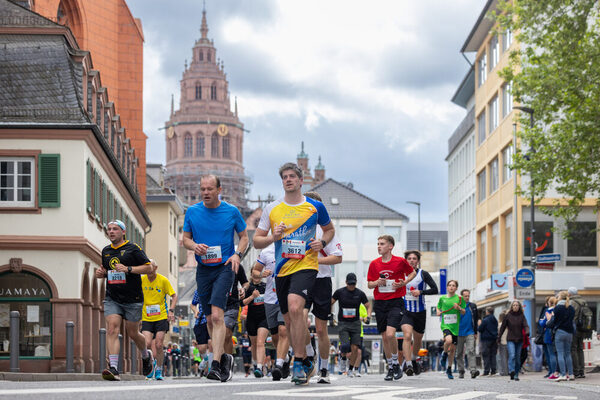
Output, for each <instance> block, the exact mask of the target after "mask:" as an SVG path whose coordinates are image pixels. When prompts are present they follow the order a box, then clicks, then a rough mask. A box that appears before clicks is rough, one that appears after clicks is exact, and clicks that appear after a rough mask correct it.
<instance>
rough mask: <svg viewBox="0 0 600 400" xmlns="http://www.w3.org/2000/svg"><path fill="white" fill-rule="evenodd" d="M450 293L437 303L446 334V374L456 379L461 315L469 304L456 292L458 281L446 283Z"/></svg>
mask: <svg viewBox="0 0 600 400" xmlns="http://www.w3.org/2000/svg"><path fill="white" fill-rule="evenodd" d="M446 288H447V291H448V294H447V295H446V296H442V297H440V300H439V301H438V305H437V315H438V316H440V319H441V328H442V334H443V336H444V352H445V353H447V354H448V368H446V375H447V376H448V379H454V376H452V360H454V351H455V350H456V342H457V341H458V327H459V324H460V316H461V315H463V314H464V313H465V307H466V306H467V304H466V302H465V300H464V299H463V298H462V297H460V296H459V295H457V294H456V290H457V289H458V281H455V280H450V281H448V284H447V285H446Z"/></svg>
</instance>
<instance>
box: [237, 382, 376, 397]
mask: <svg viewBox="0 0 600 400" xmlns="http://www.w3.org/2000/svg"><path fill="white" fill-rule="evenodd" d="M374 390H380V387H364V386H349V387H335V386H334V387H331V386H321V385H319V386H316V387H300V388H296V389H276V390H262V391H259V392H252V393H249V392H243V393H235V394H237V395H240V396H248V395H249V394H251V395H252V396H274V397H313V398H314V397H342V396H345V397H347V396H352V395H353V394H360V393H367V392H372V391H374Z"/></svg>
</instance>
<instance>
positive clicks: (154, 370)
mask: <svg viewBox="0 0 600 400" xmlns="http://www.w3.org/2000/svg"><path fill="white" fill-rule="evenodd" d="M155 372H156V359H154V363H153V365H152V371H151V372H150V374H149V375H146V379H152V378H153V377H154V373H155Z"/></svg>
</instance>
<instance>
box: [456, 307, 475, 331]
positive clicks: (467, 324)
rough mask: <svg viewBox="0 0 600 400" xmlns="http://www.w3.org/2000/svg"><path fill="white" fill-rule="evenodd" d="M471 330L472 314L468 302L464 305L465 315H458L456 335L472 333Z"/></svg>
mask: <svg viewBox="0 0 600 400" xmlns="http://www.w3.org/2000/svg"><path fill="white" fill-rule="evenodd" d="M474 334H475V331H474V330H473V314H472V313H471V307H469V303H467V306H466V307H465V315H461V316H460V324H459V326H458V336H469V335H474Z"/></svg>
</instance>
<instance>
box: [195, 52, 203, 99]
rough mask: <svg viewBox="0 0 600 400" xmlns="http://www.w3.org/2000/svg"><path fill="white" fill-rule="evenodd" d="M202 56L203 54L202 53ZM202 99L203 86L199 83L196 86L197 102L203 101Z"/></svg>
mask: <svg viewBox="0 0 600 400" xmlns="http://www.w3.org/2000/svg"><path fill="white" fill-rule="evenodd" d="M200 54H202V53H200ZM201 99H202V85H201V84H199V83H197V84H196V100H201Z"/></svg>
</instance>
